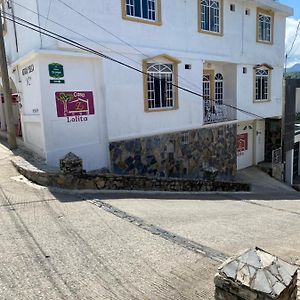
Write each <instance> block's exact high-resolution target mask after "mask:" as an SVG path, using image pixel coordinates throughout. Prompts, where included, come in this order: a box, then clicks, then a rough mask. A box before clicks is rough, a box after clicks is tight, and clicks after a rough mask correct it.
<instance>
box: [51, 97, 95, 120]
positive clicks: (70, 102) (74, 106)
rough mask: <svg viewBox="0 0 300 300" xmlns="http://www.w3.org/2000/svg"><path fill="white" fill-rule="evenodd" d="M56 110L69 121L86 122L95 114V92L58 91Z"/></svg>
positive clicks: (59, 115)
mask: <svg viewBox="0 0 300 300" xmlns="http://www.w3.org/2000/svg"><path fill="white" fill-rule="evenodd" d="M55 100H56V110H57V116H58V117H59V118H67V122H68V123H71V122H85V121H88V116H89V115H94V114H95V108H94V96H93V92H56V93H55Z"/></svg>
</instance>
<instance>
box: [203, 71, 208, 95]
mask: <svg viewBox="0 0 300 300" xmlns="http://www.w3.org/2000/svg"><path fill="white" fill-rule="evenodd" d="M203 99H204V100H206V101H208V100H209V99H210V75H206V74H204V75H203Z"/></svg>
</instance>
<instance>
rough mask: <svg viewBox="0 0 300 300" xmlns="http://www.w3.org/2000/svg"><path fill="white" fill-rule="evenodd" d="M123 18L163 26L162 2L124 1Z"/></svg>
mask: <svg viewBox="0 0 300 300" xmlns="http://www.w3.org/2000/svg"><path fill="white" fill-rule="evenodd" d="M122 10H123V18H124V19H127V20H131V21H137V22H143V23H148V24H156V25H160V24H161V0H122Z"/></svg>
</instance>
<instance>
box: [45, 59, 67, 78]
mask: <svg viewBox="0 0 300 300" xmlns="http://www.w3.org/2000/svg"><path fill="white" fill-rule="evenodd" d="M48 70H49V76H50V78H51V79H50V83H65V80H64V76H65V74H64V66H63V65H61V64H58V63H52V64H49V65H48Z"/></svg>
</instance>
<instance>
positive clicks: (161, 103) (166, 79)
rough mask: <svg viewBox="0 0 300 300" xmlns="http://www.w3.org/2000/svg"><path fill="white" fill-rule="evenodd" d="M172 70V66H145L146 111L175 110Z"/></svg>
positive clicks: (154, 64) (155, 64)
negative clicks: (146, 74)
mask: <svg viewBox="0 0 300 300" xmlns="http://www.w3.org/2000/svg"><path fill="white" fill-rule="evenodd" d="M173 70H174V68H173V65H172V64H161V63H148V64H147V73H148V76H147V105H148V107H147V108H148V110H149V111H150V110H156V109H172V108H175V99H174V95H175V93H174V86H173V80H174V71H173Z"/></svg>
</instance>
